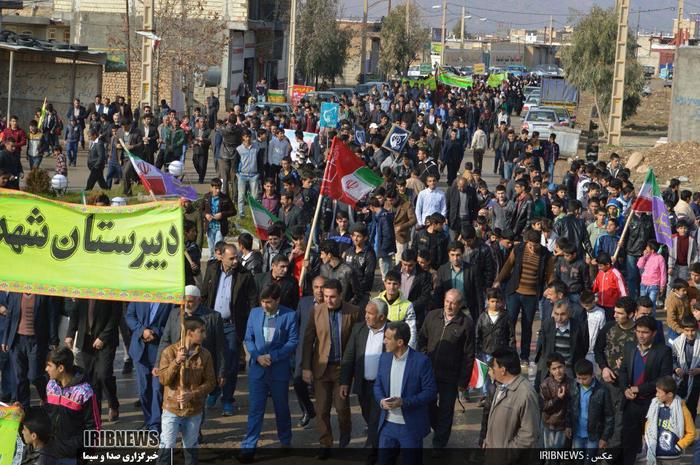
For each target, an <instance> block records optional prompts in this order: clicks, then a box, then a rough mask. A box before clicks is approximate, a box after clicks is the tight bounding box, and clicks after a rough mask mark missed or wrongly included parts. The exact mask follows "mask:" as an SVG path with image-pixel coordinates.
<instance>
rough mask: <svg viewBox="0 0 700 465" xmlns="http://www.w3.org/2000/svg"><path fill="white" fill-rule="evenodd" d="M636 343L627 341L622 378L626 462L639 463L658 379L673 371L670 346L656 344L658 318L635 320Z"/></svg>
mask: <svg viewBox="0 0 700 465" xmlns="http://www.w3.org/2000/svg"><path fill="white" fill-rule="evenodd" d="M634 331H635V336H636V341H635V342H628V343H627V344H626V345H625V349H624V351H623V354H622V364H621V365H620V371H619V381H620V389H622V391H623V392H624V395H625V398H624V399H623V402H622V425H623V428H622V450H623V454H622V455H623V456H624V463H625V465H632V464H634V463H635V462H636V458H637V454H638V453H639V451H640V450H641V448H642V434H643V432H644V418H645V417H646V414H647V410H649V404H651V400H652V399H653V398H654V396H655V395H656V380H658V379H659V378H662V377H664V376H670V375H672V374H673V358H672V355H671V348H670V347H668V346H667V345H665V344H663V343H657V344H654V336H655V335H656V321H654V318H653V317H651V316H643V317H641V318H639V319H638V320H637V321H636V325H635V330H634Z"/></svg>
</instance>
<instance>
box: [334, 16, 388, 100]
mask: <svg viewBox="0 0 700 465" xmlns="http://www.w3.org/2000/svg"><path fill="white" fill-rule="evenodd" d="M338 27H340V28H341V29H349V30H351V31H352V37H351V39H350V46H349V50H348V59H347V61H346V62H345V66H344V67H343V74H342V75H340V76H339V77H338V78H337V79H336V83H335V84H336V85H337V86H354V85H355V84H357V83H358V82H359V81H358V78H359V77H360V72H361V68H362V67H361V65H360V63H361V59H362V58H361V55H362V21H361V20H356V19H339V20H338ZM380 29H381V22H380V21H378V20H368V21H367V39H366V40H367V43H366V52H365V58H364V60H365V73H366V74H368V75H370V76H372V75H378V74H379V44H380V41H379V31H380ZM370 80H371V79H370Z"/></svg>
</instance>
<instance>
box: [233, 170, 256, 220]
mask: <svg viewBox="0 0 700 465" xmlns="http://www.w3.org/2000/svg"><path fill="white" fill-rule="evenodd" d="M259 184H260V175H258V174H254V175H252V176H251V175H248V174H241V173H238V214H239V215H240V216H245V214H244V213H243V212H244V211H245V210H244V209H243V205H244V202H245V192H246V187H247V186H250V195H252V196H253V197H254V198H257V197H258V185H259Z"/></svg>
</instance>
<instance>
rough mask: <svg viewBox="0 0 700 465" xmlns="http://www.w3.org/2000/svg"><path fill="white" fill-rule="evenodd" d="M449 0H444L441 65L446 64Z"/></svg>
mask: <svg viewBox="0 0 700 465" xmlns="http://www.w3.org/2000/svg"><path fill="white" fill-rule="evenodd" d="M446 14H447V0H442V33H441V34H440V39H441V42H442V43H441V47H440V66H445V35H447V28H446V26H445V22H446V20H447V18H446V17H445V15H446Z"/></svg>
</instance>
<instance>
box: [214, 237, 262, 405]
mask: <svg viewBox="0 0 700 465" xmlns="http://www.w3.org/2000/svg"><path fill="white" fill-rule="evenodd" d="M220 291H222V292H221V293H220ZM202 302H204V303H205V305H206V306H207V307H208V308H211V309H213V310H214V311H217V312H219V313H220V314H221V319H222V320H223V323H224V338H225V340H226V351H225V353H226V367H227V370H226V381H225V383H224V386H223V388H222V390H220V389H219V388H217V389H216V390H214V392H213V393H212V394H210V395H209V398H208V399H207V406H208V407H210V408H213V407H214V405H216V400H217V398H218V396H219V394H220V393H221V395H222V397H221V403H222V407H223V415H224V416H232V415H233V413H234V410H233V393H234V391H235V390H236V379H237V377H238V358H239V352H238V346H239V341H242V340H243V337H244V335H245V330H246V324H247V322H248V314H249V313H250V309H251V308H253V307H255V306H257V302H258V296H257V288H256V286H255V280H254V279H253V275H251V274H250V272H248V271H247V270H246V269H245V268H243V267H242V266H240V264H239V263H238V256H237V250H236V247H235V246H234V245H232V244H226V245H225V246H224V249H223V252H222V256H221V264H220V265H219V266H217V267H216V268H215V269H211V270H209V269H208V270H207V274H206V276H205V278H204V282H203V283H202ZM221 391H223V392H221Z"/></svg>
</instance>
